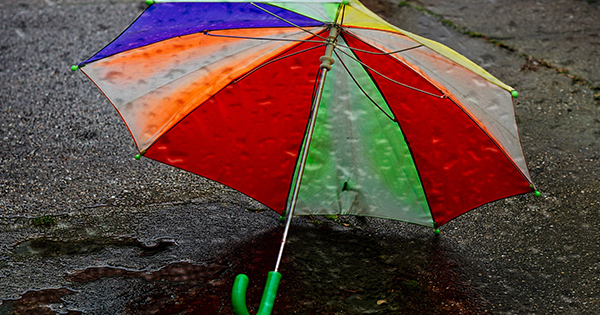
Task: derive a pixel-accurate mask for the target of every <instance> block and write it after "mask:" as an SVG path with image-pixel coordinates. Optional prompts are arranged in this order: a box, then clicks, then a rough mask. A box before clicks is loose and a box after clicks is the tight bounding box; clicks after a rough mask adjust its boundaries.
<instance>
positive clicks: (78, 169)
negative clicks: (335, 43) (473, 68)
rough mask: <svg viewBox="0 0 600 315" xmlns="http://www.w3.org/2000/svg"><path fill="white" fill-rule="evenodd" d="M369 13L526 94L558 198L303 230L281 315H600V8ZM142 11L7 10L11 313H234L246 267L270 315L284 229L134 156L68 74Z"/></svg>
mask: <svg viewBox="0 0 600 315" xmlns="http://www.w3.org/2000/svg"><path fill="white" fill-rule="evenodd" d="M366 4H367V5H368V6H369V7H371V8H373V10H374V11H376V12H377V13H379V14H381V15H382V16H384V17H385V18H386V19H387V20H389V21H391V22H392V23H394V24H396V25H398V26H400V27H402V28H404V29H407V30H409V31H412V32H415V33H417V34H420V35H423V36H426V37H429V38H431V39H434V40H438V41H440V42H443V43H444V44H446V45H448V46H450V47H452V48H454V49H455V50H457V51H458V52H460V53H462V54H464V55H466V56H467V57H469V58H470V59H472V60H473V61H475V62H476V63H478V64H480V65H481V66H483V67H484V68H486V69H487V70H488V71H490V72H491V73H492V74H494V75H495V76H497V77H498V78H499V79H501V80H502V81H504V82H505V83H507V84H508V85H511V86H513V87H515V88H516V89H517V90H518V91H519V92H520V97H519V98H518V99H517V102H516V112H517V119H518V123H519V128H520V132H521V137H522V142H523V146H524V149H525V154H526V157H527V159H528V163H529V167H530V170H531V173H532V177H533V180H534V182H535V183H536V185H537V186H538V189H539V190H540V191H541V192H542V196H541V197H537V198H536V197H534V196H533V195H524V196H517V197H513V198H508V199H506V200H501V201H498V202H495V203H492V204H488V205H486V206H484V207H481V208H479V209H477V210H475V211H472V212H470V213H468V214H466V215H464V216H462V217H459V218H457V219H455V220H454V221H452V222H450V223H448V224H447V225H444V226H443V227H442V228H441V230H442V233H441V235H439V236H436V235H435V234H434V233H433V232H432V231H431V230H429V229H426V228H422V227H415V226H411V225H407V224H403V223H399V222H390V221H385V220H377V219H362V218H353V217H340V218H325V217H313V218H296V219H294V225H293V227H292V230H291V236H290V237H291V240H290V245H289V247H288V248H287V249H286V252H285V257H284V261H283V266H282V273H283V278H282V283H281V286H280V291H279V292H280V294H279V295H278V300H277V301H276V308H275V312H274V313H277V314H294V313H295V314H368V313H371V314H419V313H432V314H481V313H489V314H600V311H598V310H599V309H600V301H599V299H600V289H599V288H600V240H599V238H598V237H597V236H596V235H595V227H596V225H597V223H598V222H600V211H599V210H600V197H598V196H599V195H600V194H599V193H600V176H599V175H600V162H599V160H600V147H599V144H600V117H599V116H600V115H599V114H600V113H599V111H600V100H599V99H600V95H599V94H600V82H599V81H600V77H599V73H600V69H599V68H600V63H599V62H598V55H599V54H598V50H599V49H600V48H599V47H600V37H599V35H600V19H599V18H598V17H599V16H600V4H599V3H598V2H595V1H583V0H559V1H553V2H541V1H514V0H506V1H502V2H500V1H485V2H482V1H474V0H444V1H425V0H421V1H407V2H404V1H402V2H399V3H398V2H393V1H387V0H379V1H375V0H370V1H368V2H366ZM144 7H145V5H144V4H143V3H142V2H141V1H111V2H100V1H92V0H62V1H59V0H44V1H42V0H17V1H11V2H1V3H0V31H1V33H2V34H3V35H2V37H0V111H1V115H0V300H3V302H2V304H1V305H0V314H78V313H86V314H88V313H89V314H179V313H182V312H184V311H186V310H187V311H189V312H196V313H201V314H228V313H230V310H231V306H230V305H229V294H230V293H229V292H230V289H231V284H232V283H233V279H234V277H235V275H236V274H237V273H241V272H243V273H247V274H248V275H249V276H250V281H251V283H250V287H249V290H248V304H249V307H250V308H251V309H254V310H255V309H256V307H257V303H258V302H259V300H260V295H261V294H262V286H263V283H264V281H265V279H266V273H267V272H268V271H269V270H271V269H272V267H273V265H274V262H275V254H274V253H275V252H276V251H277V243H278V238H279V235H280V234H281V229H282V224H281V222H280V221H279V216H278V215H276V214H275V213H274V212H272V211H270V210H268V209H265V207H264V206H262V205H260V204H258V203H256V202H254V201H252V200H250V199H249V198H247V197H245V196H243V195H241V194H239V193H237V192H235V191H233V190H231V189H229V188H226V187H222V186H221V185H219V184H216V183H212V182H209V181H207V180H204V179H202V178H199V177H197V176H194V175H192V174H189V173H185V172H183V171H179V170H176V169H173V168H171V167H168V166H164V165H162V164H159V163H154V162H152V161H149V160H147V159H142V160H141V161H136V160H135V159H133V156H134V155H135V154H136V152H135V148H134V145H133V141H132V140H131V139H130V137H129V135H128V132H127V130H126V128H125V126H124V124H123V123H122V122H121V121H120V118H119V117H118V114H117V113H116V112H115V111H114V109H113V108H112V106H111V105H110V104H109V103H108V101H106V100H105V99H104V97H103V96H102V95H101V93H100V92H99V91H98V90H97V89H96V88H95V87H94V86H93V84H92V83H91V82H89V81H88V80H87V79H86V78H84V76H83V75H81V73H72V72H71V71H70V70H69V66H70V65H71V64H74V63H76V62H78V61H81V60H83V59H85V58H86V57H88V56H89V55H90V54H91V53H92V52H94V51H96V50H97V49H99V48H101V46H102V45H103V44H105V43H107V42H108V41H110V40H111V39H112V38H114V37H115V36H116V35H118V34H119V33H120V31H121V30H122V29H123V28H124V27H126V26H127V24H128V23H129V22H130V21H131V20H132V19H134V18H135V17H136V16H137V15H138V14H139V13H140V12H141V11H142V10H143V9H144ZM274 244H275V245H274Z"/></svg>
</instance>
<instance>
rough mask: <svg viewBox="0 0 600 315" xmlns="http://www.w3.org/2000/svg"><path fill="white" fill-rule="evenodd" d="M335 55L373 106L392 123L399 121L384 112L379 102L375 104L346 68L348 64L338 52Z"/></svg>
mask: <svg viewBox="0 0 600 315" xmlns="http://www.w3.org/2000/svg"><path fill="white" fill-rule="evenodd" d="M334 53H335V55H336V56H337V57H338V59H339V60H340V62H341V63H342V66H343V67H344V69H346V72H348V75H349V76H350V77H351V78H352V80H353V81H354V83H355V84H356V86H358V88H359V89H360V91H361V92H362V93H363V94H364V95H365V96H366V97H367V98H368V99H369V101H371V103H373V105H375V106H376V107H377V108H379V110H380V111H381V112H382V113H383V114H384V115H386V116H387V117H388V118H389V119H390V120H391V121H397V120H396V118H394V117H392V116H390V115H389V114H388V113H387V112H386V111H385V110H383V108H381V106H379V104H377V102H375V100H374V99H373V98H371V96H369V94H367V91H365V90H364V89H363V87H362V86H361V85H360V84H359V83H358V81H357V80H356V78H355V77H354V76H353V75H352V73H351V72H350V69H348V67H347V66H346V64H345V63H344V60H342V58H341V57H340V55H339V54H338V53H337V51H334Z"/></svg>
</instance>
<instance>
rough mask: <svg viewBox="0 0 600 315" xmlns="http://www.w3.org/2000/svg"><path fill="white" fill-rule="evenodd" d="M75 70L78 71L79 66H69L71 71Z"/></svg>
mask: <svg viewBox="0 0 600 315" xmlns="http://www.w3.org/2000/svg"><path fill="white" fill-rule="evenodd" d="M77 69H79V65H72V66H71V71H77Z"/></svg>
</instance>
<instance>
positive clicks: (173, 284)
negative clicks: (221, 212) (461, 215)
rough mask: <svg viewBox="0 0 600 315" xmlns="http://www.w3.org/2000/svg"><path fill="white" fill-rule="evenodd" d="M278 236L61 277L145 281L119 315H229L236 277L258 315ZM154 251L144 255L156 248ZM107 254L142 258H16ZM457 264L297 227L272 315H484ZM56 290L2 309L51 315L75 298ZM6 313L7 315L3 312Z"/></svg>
mask: <svg viewBox="0 0 600 315" xmlns="http://www.w3.org/2000/svg"><path fill="white" fill-rule="evenodd" d="M281 235H282V228H278V229H275V230H273V231H271V232H270V233H266V234H264V235H261V236H258V237H256V238H255V239H253V240H249V241H248V242H245V243H242V244H239V246H237V247H236V248H231V249H230V250H228V252H227V253H226V254H225V256H223V257H222V258H220V259H219V260H216V261H214V262H207V263H193V262H187V261H183V262H175V263H172V264H169V265H166V266H164V267H162V268H160V269H158V270H155V271H146V270H132V269H126V268H120V267H110V266H104V267H90V268H87V269H83V270H77V271H75V272H73V273H71V274H68V275H66V278H67V279H68V280H70V281H72V282H73V286H75V287H76V288H78V289H79V290H82V292H88V293H89V292H94V290H99V289H100V288H103V286H102V285H103V282H102V281H100V280H101V279H104V278H127V279H141V280H143V281H142V282H136V286H135V287H136V289H135V290H134V291H131V292H130V293H128V295H127V296H126V297H124V298H125V299H126V300H127V301H128V302H125V303H126V304H125V307H124V309H122V310H119V311H121V312H123V313H125V314H183V313H188V314H206V315H210V314H231V313H232V309H231V289H232V286H233V282H234V279H235V277H236V275H238V274H240V273H243V274H246V275H248V277H249V278H250V283H249V286H248V290H247V293H246V296H247V305H248V310H249V312H250V314H256V312H257V311H258V306H259V302H260V299H261V296H262V293H263V289H264V284H265V281H266V277H267V273H268V272H269V271H271V270H272V269H273V267H274V265H275V260H276V257H277V253H278V250H279V244H280V240H281ZM74 243H75V245H76V246H75V245H73V244H74ZM160 243H161V242H157V245H156V246H151V247H149V248H150V249H148V250H147V252H152V251H153V250H155V249H156V248H161V246H160V245H159V244H160ZM165 243H167V244H168V243H169V242H166V241H165ZM106 246H136V247H140V248H142V252H144V249H145V248H146V247H148V246H145V245H143V244H141V243H140V242H139V241H137V240H133V239H120V240H107V239H104V240H103V241H102V242H100V241H90V240H87V241H81V242H59V241H49V240H31V241H28V242H24V243H21V244H19V246H17V248H16V250H17V249H18V251H19V252H20V253H22V254H27V255H59V254H79V253H82V251H83V252H90V251H97V250H99V249H101V248H104V247H106ZM163 246H166V245H163ZM167 247H168V246H167ZM457 265H459V263H457V262H455V261H454V260H453V259H451V258H449V256H448V252H447V250H445V249H444V248H443V246H442V245H440V242H439V240H438V238H436V237H435V236H433V235H432V236H430V237H429V236H425V237H422V238H415V237H412V238H411V237H406V238H402V237H399V238H398V239H390V240H388V241H386V240H384V239H382V238H381V237H374V236H370V235H367V234H366V233H365V232H361V231H358V230H352V229H346V230H339V229H335V228H330V227H327V226H323V225H319V226H316V227H315V226H311V225H304V226H294V228H293V230H292V231H291V234H290V239H289V243H288V245H287V247H286V252H285V254H284V258H283V261H282V265H281V268H280V272H281V273H282V274H283V278H282V280H281V284H280V286H279V292H278V295H277V299H276V301H275V308H274V310H273V312H272V314H273V315H277V314H347V315H354V314H422V313H428V314H456V313H460V314H480V313H481V312H480V309H479V308H478V304H477V293H476V292H473V291H472V290H471V289H469V288H468V286H466V285H463V284H461V282H460V281H459V280H458V279H460V270H459V271H457V268H456V267H457ZM113 283H114V282H113ZM59 290H62V291H56V292H51V293H53V294H54V295H51V294H50V295H49V298H47V299H48V301H50V302H41V301H42V300H43V299H44V298H40V297H37V298H34V299H32V301H37V302H31V303H25V302H19V303H21V304H17V302H18V301H17V300H14V301H12V300H11V301H8V302H6V303H5V304H6V306H2V307H4V308H5V309H7V308H8V309H17V308H16V307H30V306H28V305H34V304H35V305H37V306H38V307H40V308H39V309H44V310H45V311H46V309H45V308H44V307H46V308H48V310H47V311H48V312H47V313H42V314H56V312H54V313H52V309H50V308H49V307H47V306H46V305H52V303H57V305H60V304H61V303H62V299H61V297H62V296H64V295H65V294H72V293H74V291H72V290H69V289H59ZM44 291H45V290H44ZM31 292H33V291H31ZM36 292H37V291H36ZM48 292H50V291H48ZM31 294H34V293H31ZM61 294H62V295H61ZM25 297H26V295H25V294H24V296H23V298H22V299H25ZM36 303H37V304H36ZM8 304H10V305H8ZM21 305H25V306H21ZM2 307H0V309H2ZM31 307H33V306H31ZM89 311H92V312H93V310H89ZM72 312H73V311H72ZM3 314H12V313H7V312H0V315H3ZM17 314H19V313H17ZM24 314H27V313H24ZM70 314H76V313H70Z"/></svg>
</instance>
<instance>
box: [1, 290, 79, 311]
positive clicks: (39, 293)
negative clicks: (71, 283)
mask: <svg viewBox="0 0 600 315" xmlns="http://www.w3.org/2000/svg"><path fill="white" fill-rule="evenodd" d="M73 293H77V291H74V290H71V289H68V288H60V289H44V290H31V291H27V292H25V293H23V294H22V295H21V297H20V298H17V299H10V300H3V301H2V304H1V305H0V314H1V315H13V314H15V315H29V314H31V315H34V314H35V315H46V314H48V315H55V314H67V315H76V314H83V313H82V312H80V311H75V310H69V309H63V308H64V306H63V304H64V302H65V301H64V300H63V299H62V297H63V296H65V295H68V294H73Z"/></svg>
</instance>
